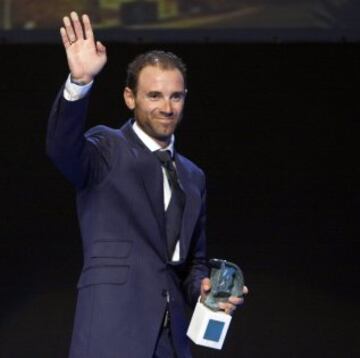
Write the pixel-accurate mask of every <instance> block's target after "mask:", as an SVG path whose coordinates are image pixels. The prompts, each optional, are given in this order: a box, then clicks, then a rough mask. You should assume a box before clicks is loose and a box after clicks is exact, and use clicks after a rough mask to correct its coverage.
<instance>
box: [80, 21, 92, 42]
mask: <svg viewBox="0 0 360 358" xmlns="http://www.w3.org/2000/svg"><path fill="white" fill-rule="evenodd" d="M82 21H83V25H84V31H85V37H86V38H87V39H90V40H93V39H94V32H93V29H92V26H91V22H90V18H89V16H88V15H83V16H82Z"/></svg>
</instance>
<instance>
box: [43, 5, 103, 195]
mask: <svg viewBox="0 0 360 358" xmlns="http://www.w3.org/2000/svg"><path fill="white" fill-rule="evenodd" d="M63 22H64V27H62V28H61V29H60V33H61V38H62V42H63V45H64V48H65V51H66V56H67V60H68V66H69V70H70V79H71V81H72V82H74V83H76V84H75V85H72V84H71V83H70V84H69V83H68V84H67V85H66V86H65V88H63V89H61V91H60V92H59V94H58V96H57V98H56V100H55V103H54V105H53V107H52V110H51V113H50V118H49V123H48V132H47V154H48V155H49V157H50V158H51V159H52V160H53V161H54V163H55V164H56V166H57V167H58V168H59V169H60V171H61V172H62V173H63V174H64V175H65V176H66V177H67V178H68V179H69V180H70V181H71V182H72V183H73V184H74V185H75V186H77V187H78V188H79V187H82V186H83V185H84V184H85V181H86V180H87V179H88V177H89V162H90V159H91V157H93V154H96V148H95V146H94V145H93V144H94V141H93V143H92V144H91V145H89V143H88V141H87V140H86V139H85V137H84V128H85V119H86V110H87V105H88V96H87V95H86V91H85V92H84V93H83V94H81V92H82V90H80V91H79V89H77V92H78V93H77V94H79V93H80V96H78V97H77V96H76V95H75V97H74V93H71V92H72V90H73V89H74V88H72V87H77V86H78V85H81V86H84V89H86V90H87V91H88V90H89V87H90V86H91V85H90V84H91V83H92V81H93V80H94V78H95V76H96V75H97V74H98V73H99V72H100V71H101V69H102V68H103V67H104V65H105V63H106V50H105V47H104V46H103V45H102V44H101V43H100V42H96V43H95V40H94V35H93V31H92V27H91V23H90V20H89V17H88V16H87V15H83V16H82V24H81V22H80V19H79V17H78V15H77V14H76V13H75V12H72V13H71V15H70V18H69V17H67V16H65V17H64V19H63ZM83 28H84V30H83ZM86 87H87V88H86ZM84 95H85V97H83V96H84ZM81 97H83V98H81ZM79 98H80V99H79ZM95 135H97V137H98V138H99V137H101V133H95ZM100 140H101V138H100ZM100 140H98V142H100Z"/></svg>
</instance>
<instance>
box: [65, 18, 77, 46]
mask: <svg viewBox="0 0 360 358" xmlns="http://www.w3.org/2000/svg"><path fill="white" fill-rule="evenodd" d="M63 23H64V28H65V31H66V35H67V39H68V43H69V44H71V43H72V42H75V41H76V36H75V32H74V29H73V26H72V23H71V20H70V19H69V17H68V16H64V18H63Z"/></svg>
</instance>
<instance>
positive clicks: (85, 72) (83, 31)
mask: <svg viewBox="0 0 360 358" xmlns="http://www.w3.org/2000/svg"><path fill="white" fill-rule="evenodd" d="M63 23H64V26H63V27H61V29H60V34H61V38H62V42H63V44H64V47H65V51H66V56H67V60H68V65H69V69H70V72H71V78H72V80H74V81H75V82H78V83H82V84H86V83H89V82H91V81H92V80H93V79H94V77H95V76H96V75H97V74H98V73H99V72H100V71H101V70H102V68H103V67H104V66H105V64H106V61H107V56H106V48H105V46H104V45H103V44H102V43H101V42H99V41H96V42H95V39H94V33H93V30H92V26H91V23H90V19H89V17H88V16H87V15H83V16H82V23H81V21H80V19H79V16H78V15H77V13H76V12H72V13H71V14H70V18H69V17H68V16H65V17H64V18H63Z"/></svg>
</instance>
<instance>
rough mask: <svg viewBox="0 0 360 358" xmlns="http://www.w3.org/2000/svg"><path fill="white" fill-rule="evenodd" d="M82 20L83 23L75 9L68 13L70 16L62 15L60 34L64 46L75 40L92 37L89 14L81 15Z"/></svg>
mask: <svg viewBox="0 0 360 358" xmlns="http://www.w3.org/2000/svg"><path fill="white" fill-rule="evenodd" d="M82 21H83V25H82V24H81V21H80V19H79V15H78V14H77V13H76V12H75V11H72V12H71V13H70V17H69V16H64V18H63V24H64V26H63V27H62V28H61V29H60V34H61V38H62V41H63V44H64V46H65V47H66V48H67V47H69V46H70V45H71V44H72V43H74V42H75V41H76V40H85V39H91V40H93V39H94V33H93V30H92V27H91V23H90V18H89V16H88V15H83V16H82ZM83 26H84V30H83ZM84 31H85V33H84Z"/></svg>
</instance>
